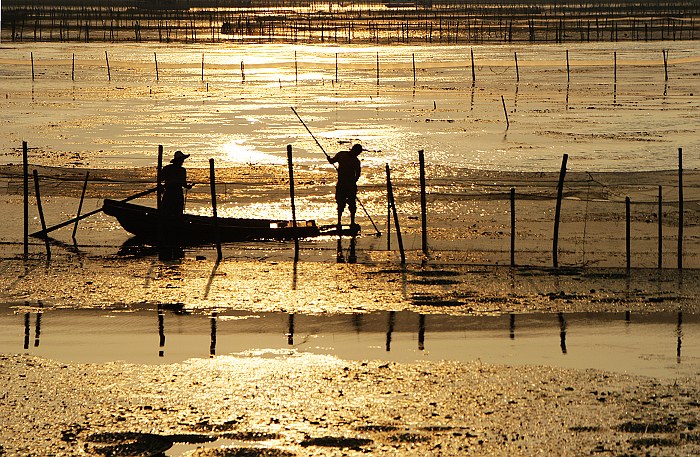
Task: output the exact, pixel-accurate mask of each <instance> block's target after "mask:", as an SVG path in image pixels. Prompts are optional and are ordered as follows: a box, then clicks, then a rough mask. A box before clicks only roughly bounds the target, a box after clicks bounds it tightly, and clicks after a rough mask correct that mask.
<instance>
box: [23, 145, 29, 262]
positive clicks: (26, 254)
mask: <svg viewBox="0 0 700 457" xmlns="http://www.w3.org/2000/svg"><path fill="white" fill-rule="evenodd" d="M22 170H23V174H24V179H23V181H24V260H27V258H28V257H29V155H28V148H27V142H26V141H23V142H22Z"/></svg>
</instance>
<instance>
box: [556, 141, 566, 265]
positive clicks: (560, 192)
mask: <svg viewBox="0 0 700 457" xmlns="http://www.w3.org/2000/svg"><path fill="white" fill-rule="evenodd" d="M567 160H569V155H568V154H564V157H563V159H562V162H561V171H560V172H559V183H558V184H557V206H556V210H555V212H554V237H553V241H552V243H553V244H552V259H553V262H552V264H553V266H554V268H559V219H560V217H561V200H562V197H563V195H564V177H565V176H566V162H567Z"/></svg>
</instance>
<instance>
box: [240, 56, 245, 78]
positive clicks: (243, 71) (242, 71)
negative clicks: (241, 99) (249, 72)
mask: <svg viewBox="0 0 700 457" xmlns="http://www.w3.org/2000/svg"><path fill="white" fill-rule="evenodd" d="M244 82H245V64H244V63H243V61H242V60H241V83H244Z"/></svg>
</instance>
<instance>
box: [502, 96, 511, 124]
mask: <svg viewBox="0 0 700 457" xmlns="http://www.w3.org/2000/svg"><path fill="white" fill-rule="evenodd" d="M501 103H503V113H504V114H505V115H506V130H507V129H508V128H509V127H510V121H509V120H508V110H507V109H506V100H505V99H504V98H503V95H501Z"/></svg>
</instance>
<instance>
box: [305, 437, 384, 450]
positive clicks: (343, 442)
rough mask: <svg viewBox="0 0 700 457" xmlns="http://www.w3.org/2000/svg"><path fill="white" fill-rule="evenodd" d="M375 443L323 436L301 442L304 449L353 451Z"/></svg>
mask: <svg viewBox="0 0 700 457" xmlns="http://www.w3.org/2000/svg"><path fill="white" fill-rule="evenodd" d="M372 443H373V441H372V440H370V439H366V438H346V437H337V436H321V437H318V438H307V439H305V440H304V441H302V442H301V445H302V446H303V447H308V446H320V447H337V448H347V449H352V450H356V451H357V450H360V449H361V448H362V446H367V445H369V444H372Z"/></svg>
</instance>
